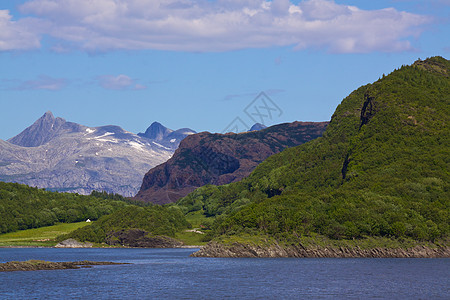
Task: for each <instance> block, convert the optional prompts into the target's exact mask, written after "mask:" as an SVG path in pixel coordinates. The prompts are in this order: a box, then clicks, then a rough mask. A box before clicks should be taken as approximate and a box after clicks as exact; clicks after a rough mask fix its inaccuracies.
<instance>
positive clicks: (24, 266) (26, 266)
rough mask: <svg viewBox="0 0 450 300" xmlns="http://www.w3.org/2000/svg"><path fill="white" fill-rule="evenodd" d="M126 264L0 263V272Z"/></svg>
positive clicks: (39, 261)
mask: <svg viewBox="0 0 450 300" xmlns="http://www.w3.org/2000/svg"><path fill="white" fill-rule="evenodd" d="M124 264H127V263H115V262H109V261H87V260H85V261H75V262H51V261H43V260H27V261H10V262H6V263H0V272H13V271H39V270H66V269H80V268H91V267H92V266H106V265H124Z"/></svg>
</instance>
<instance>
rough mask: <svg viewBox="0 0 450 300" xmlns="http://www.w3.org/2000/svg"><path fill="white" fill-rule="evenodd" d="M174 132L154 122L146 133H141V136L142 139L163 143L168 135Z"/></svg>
mask: <svg viewBox="0 0 450 300" xmlns="http://www.w3.org/2000/svg"><path fill="white" fill-rule="evenodd" d="M172 131H173V130H171V129H169V128H167V127H165V126H163V125H162V124H161V123H159V122H153V123H152V124H151V125H150V127H148V128H147V130H146V131H145V133H140V134H139V135H140V136H142V137H146V138H148V139H151V140H155V141H162V140H163V139H164V138H165V137H166V136H167V135H168V134H170V133H171V132H172Z"/></svg>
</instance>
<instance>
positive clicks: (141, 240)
mask: <svg viewBox="0 0 450 300" xmlns="http://www.w3.org/2000/svg"><path fill="white" fill-rule="evenodd" d="M106 243H107V244H108V245H111V246H125V247H138V248H178V247H181V246H182V245H183V243H182V242H180V241H178V240H176V239H173V238H170V237H167V236H158V235H152V234H151V233H149V232H147V231H145V230H141V229H123V230H119V231H115V232H110V233H109V234H108V235H107V237H106Z"/></svg>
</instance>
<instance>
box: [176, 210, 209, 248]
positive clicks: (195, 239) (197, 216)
mask: <svg viewBox="0 0 450 300" xmlns="http://www.w3.org/2000/svg"><path fill="white" fill-rule="evenodd" d="M186 220H187V221H188V222H189V223H191V225H192V228H193V229H198V230H199V231H202V229H200V224H201V223H202V222H203V221H204V220H206V217H205V216H204V215H203V213H202V211H196V212H193V213H189V214H187V215H186ZM203 237H204V234H200V233H196V232H190V231H187V230H183V231H182V232H178V233H177V234H176V235H175V238H176V239H178V240H180V241H182V242H183V243H184V244H185V245H187V246H202V245H206V242H202V238H203Z"/></svg>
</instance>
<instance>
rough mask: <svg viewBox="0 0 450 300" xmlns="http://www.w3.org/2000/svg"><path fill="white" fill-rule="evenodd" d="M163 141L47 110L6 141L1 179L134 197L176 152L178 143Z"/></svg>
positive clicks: (0, 146)
mask: <svg viewBox="0 0 450 300" xmlns="http://www.w3.org/2000/svg"><path fill="white" fill-rule="evenodd" d="M161 126H162V125H161ZM162 127H163V126H162ZM183 132H184V131H183ZM182 138H184V136H183V135H179V136H177V139H175V140H174V142H173V143H172V144H177V143H179V140H181V139H182ZM172 139H174V138H172ZM156 140H158V141H156ZM169 143H170V140H169ZM162 144H165V143H164V142H161V141H160V140H159V139H158V136H156V137H155V139H149V138H143V137H140V136H138V135H136V134H133V133H131V132H128V131H125V130H123V129H122V128H120V127H118V126H113V125H108V126H101V127H87V126H83V125H79V124H76V123H71V122H66V121H65V120H64V119H62V118H55V117H54V116H53V114H52V113H51V112H47V113H45V114H44V115H43V116H42V117H41V118H40V119H38V120H37V121H36V122H35V123H34V124H32V125H31V126H30V127H28V128H27V129H25V130H24V131H23V132H21V133H20V134H18V135H17V136H15V137H13V138H11V139H9V140H8V142H5V141H1V140H0V180H1V181H7V182H18V183H24V184H27V185H30V186H37V187H40V188H46V189H50V190H55V191H65V192H77V193H80V194H88V193H90V192H91V191H92V190H101V191H107V192H113V193H118V194H121V195H123V196H134V195H135V194H136V193H137V192H138V190H139V187H140V184H141V182H142V178H143V176H144V174H145V172H146V171H148V170H149V169H150V168H152V167H154V166H156V165H159V164H161V163H163V162H165V161H166V160H167V159H169V158H170V157H171V156H172V154H173V151H174V149H173V145H172V147H168V146H164V145H162Z"/></svg>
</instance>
